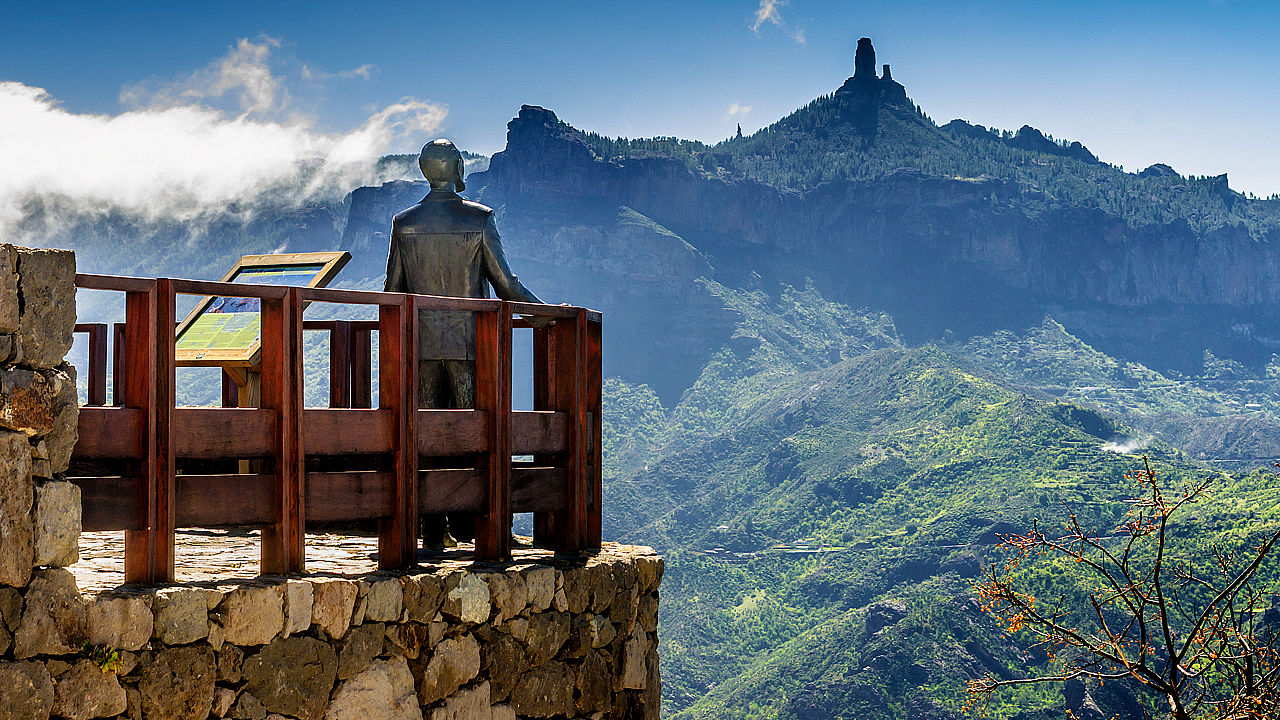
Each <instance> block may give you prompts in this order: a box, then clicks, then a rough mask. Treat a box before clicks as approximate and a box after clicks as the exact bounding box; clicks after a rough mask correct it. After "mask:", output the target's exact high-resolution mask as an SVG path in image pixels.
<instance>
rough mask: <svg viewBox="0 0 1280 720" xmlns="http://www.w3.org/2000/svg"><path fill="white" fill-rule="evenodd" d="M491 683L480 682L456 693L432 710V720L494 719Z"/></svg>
mask: <svg viewBox="0 0 1280 720" xmlns="http://www.w3.org/2000/svg"><path fill="white" fill-rule="evenodd" d="M489 703H490V697H489V683H487V682H480V683H476V684H475V685H472V686H471V687H468V688H464V689H462V690H459V691H458V692H456V693H454V694H453V695H452V696H450V697H449V699H448V700H445V701H444V703H442V704H441V705H440V707H437V708H434V709H432V711H431V717H430V720H493V708H492V707H491V706H490V704H489Z"/></svg>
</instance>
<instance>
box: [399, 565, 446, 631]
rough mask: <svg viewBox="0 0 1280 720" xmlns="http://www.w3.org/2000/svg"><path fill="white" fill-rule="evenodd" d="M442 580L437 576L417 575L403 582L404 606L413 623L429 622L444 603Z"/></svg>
mask: <svg viewBox="0 0 1280 720" xmlns="http://www.w3.org/2000/svg"><path fill="white" fill-rule="evenodd" d="M444 592H445V588H444V578H442V577H441V576H439V575H417V576H414V577H411V578H407V579H406V580H405V585H404V605H405V609H406V610H408V612H409V619H410V620H412V621H413V622H420V623H427V622H431V620H432V618H434V617H435V616H436V613H437V612H439V611H440V604H441V603H443V602H444Z"/></svg>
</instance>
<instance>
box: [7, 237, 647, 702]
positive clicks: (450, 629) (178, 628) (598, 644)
mask: <svg viewBox="0 0 1280 720" xmlns="http://www.w3.org/2000/svg"><path fill="white" fill-rule="evenodd" d="M74 273H75V259H74V255H73V254H72V253H70V252H66V251H57V250H27V249H23V248H15V247H12V246H7V245H0V720H46V719H47V718H66V719H67V720H89V719H90V718H131V719H133V720H204V718H234V719H236V720H366V719H373V718H378V719H381V718H387V719H389V720H516V718H592V720H603V719H604V718H617V719H618V720H623V719H626V720H631V719H640V718H646V719H647V718H657V717H658V713H659V696H660V691H661V683H660V679H659V672H658V648H657V645H658V640H657V623H658V585H659V583H660V582H661V579H662V571H663V563H662V559H661V558H660V557H658V556H656V555H655V554H654V553H653V551H652V550H650V549H648V548H643V547H632V546H623V545H615V544H610V543H606V544H605V547H604V548H603V549H602V550H601V551H600V552H598V553H595V554H593V555H590V556H585V557H581V558H574V557H558V556H554V555H551V554H546V555H540V556H538V557H537V558H536V559H534V560H531V559H530V558H529V557H523V556H522V557H521V558H520V559H519V560H518V561H517V562H515V563H507V564H479V563H473V562H470V561H469V560H466V559H465V557H458V556H456V555H441V556H439V557H440V558H441V559H439V560H438V561H437V562H434V563H431V564H430V565H424V566H423V567H420V568H418V569H416V570H415V571H413V572H405V573H372V574H369V575H365V576H361V577H352V576H330V577H319V576H308V577H304V578H287V579H286V578H259V579H258V580H256V581H253V582H241V583H235V584H215V583H190V584H186V585H175V586H171V587H163V588H141V587H131V586H122V587H118V588H114V589H111V590H107V591H102V592H98V593H93V594H86V593H82V592H80V590H79V589H78V588H77V585H76V579H75V577H74V576H73V575H72V573H71V572H69V571H68V570H67V569H65V566H67V565H71V564H74V563H75V562H76V561H77V558H78V553H77V542H78V538H79V534H80V495H79V491H78V489H77V488H76V486H75V485H74V484H72V483H69V482H67V481H65V480H61V479H60V477H61V473H63V472H64V471H65V470H66V468H67V463H68V459H69V458H70V455H71V449H72V447H73V446H74V444H75V439H76V438H75V427H76V412H77V408H76V394H75V393H76V390H75V369H74V368H73V367H71V366H70V365H67V364H66V363H65V362H63V361H62V358H63V356H64V355H65V354H66V352H67V350H68V349H69V347H70V345H71V336H72V329H73V327H74V323H75V289H74Z"/></svg>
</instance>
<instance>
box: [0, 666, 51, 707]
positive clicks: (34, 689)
mask: <svg viewBox="0 0 1280 720" xmlns="http://www.w3.org/2000/svg"><path fill="white" fill-rule="evenodd" d="M53 701H54V694H53V679H52V678H50V677H49V671H48V670H47V669H45V666H44V665H43V664H42V663H38V662H0V720H47V718H48V717H49V713H50V711H52V710H53Z"/></svg>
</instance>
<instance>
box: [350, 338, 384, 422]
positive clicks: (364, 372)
mask: <svg viewBox="0 0 1280 720" xmlns="http://www.w3.org/2000/svg"><path fill="white" fill-rule="evenodd" d="M379 342H381V340H379ZM372 352H373V338H372V337H371V331H369V330H367V329H365V328H363V327H359V326H357V327H353V328H352V329H351V351H350V357H351V407H353V408H369V407H372V406H373V373H372V372H371V370H372V369H373V368H372V366H371V364H370V363H371V362H372V361H371V360H370V355H371V354H372Z"/></svg>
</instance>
